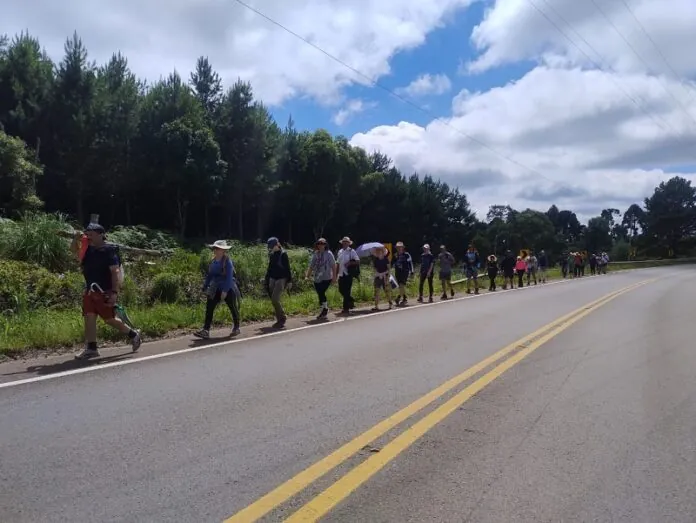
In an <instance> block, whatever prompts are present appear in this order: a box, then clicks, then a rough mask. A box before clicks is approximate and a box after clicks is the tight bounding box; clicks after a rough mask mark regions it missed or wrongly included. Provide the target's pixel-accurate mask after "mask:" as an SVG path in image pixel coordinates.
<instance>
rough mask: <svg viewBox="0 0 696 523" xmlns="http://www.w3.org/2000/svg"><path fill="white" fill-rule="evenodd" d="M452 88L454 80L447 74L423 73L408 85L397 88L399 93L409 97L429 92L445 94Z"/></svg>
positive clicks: (424, 94)
mask: <svg viewBox="0 0 696 523" xmlns="http://www.w3.org/2000/svg"><path fill="white" fill-rule="evenodd" d="M450 89H452V82H451V81H450V79H449V78H448V77H447V75H445V74H436V75H431V74H423V75H421V76H419V77H418V78H416V79H415V80H413V81H412V82H411V83H410V84H408V85H407V86H406V87H402V88H400V89H397V90H396V92H397V93H398V94H403V95H406V96H409V97H419V96H426V95H429V94H436V95H438V94H444V93H446V92H447V91H449V90H450Z"/></svg>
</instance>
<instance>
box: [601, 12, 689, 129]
mask: <svg viewBox="0 0 696 523" xmlns="http://www.w3.org/2000/svg"><path fill="white" fill-rule="evenodd" d="M590 1H591V2H592V3H593V4H594V6H595V7H596V8H597V11H599V12H600V13H601V15H602V16H603V17H604V19H605V20H606V21H607V22H608V23H609V25H611V27H612V28H613V29H614V31H615V32H616V34H617V35H619V37H621V39H622V40H623V41H624V43H625V44H626V45H627V46H628V48H629V49H630V50H631V51H633V54H634V55H636V57H637V58H638V59H639V60H640V61H641V62H642V63H643V65H644V66H645V68H646V70H648V71H649V70H650V65H649V64H648V63H647V62H646V61H645V60H644V59H643V57H642V56H640V54H638V51H636V49H635V48H634V47H633V45H631V42H629V41H628V39H627V38H626V37H625V36H624V35H623V33H622V32H621V31H619V28H618V27H616V24H614V22H612V21H611V19H610V18H609V17H608V16H607V14H606V13H605V12H604V10H603V9H602V8H601V7H600V6H599V4H597V1H596V0H590ZM655 78H656V79H657V81H658V82H660V85H661V86H662V88H663V89H664V90H665V92H666V93H667V94H668V95H670V96H671V97H672V99H673V100H674V101H675V102H677V104H679V107H681V109H682V111H684V114H685V115H687V116H688V117H689V118H691V120H692V121H693V122H694V124H696V118H694V117H693V116H692V115H691V113H689V112H688V111H687V110H686V108H685V107H684V105H683V104H682V103H681V101H680V100H678V99H677V97H676V96H674V94H673V93H672V91H670V90H669V89H667V86H666V85H665V84H664V82H663V81H662V79H661V78H660V77H659V76H655Z"/></svg>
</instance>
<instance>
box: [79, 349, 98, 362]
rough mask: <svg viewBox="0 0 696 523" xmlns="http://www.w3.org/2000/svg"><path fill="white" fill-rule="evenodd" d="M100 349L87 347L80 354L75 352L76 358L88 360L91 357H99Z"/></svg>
mask: <svg viewBox="0 0 696 523" xmlns="http://www.w3.org/2000/svg"><path fill="white" fill-rule="evenodd" d="M98 357H99V351H98V350H97V349H88V348H85V350H83V351H82V352H81V353H80V354H75V359H76V360H88V359H90V358H98Z"/></svg>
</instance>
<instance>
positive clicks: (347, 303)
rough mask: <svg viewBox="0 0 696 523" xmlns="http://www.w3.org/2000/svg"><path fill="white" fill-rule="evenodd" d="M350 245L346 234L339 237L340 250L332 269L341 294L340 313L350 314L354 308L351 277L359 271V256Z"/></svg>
mask: <svg viewBox="0 0 696 523" xmlns="http://www.w3.org/2000/svg"><path fill="white" fill-rule="evenodd" d="M351 245H353V241H352V240H351V239H350V238H349V237H348V236H344V237H343V238H342V239H341V250H339V251H338V255H337V256H336V268H335V270H334V281H336V280H338V292H340V293H341V296H343V309H342V310H341V312H342V314H350V310H351V309H354V308H355V300H354V299H353V296H352V295H351V292H352V290H353V279H354V278H355V276H357V274H359V271H360V258H359V257H358V253H357V252H355V249H353V247H351Z"/></svg>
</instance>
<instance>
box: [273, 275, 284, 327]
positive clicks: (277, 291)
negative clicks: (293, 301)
mask: <svg viewBox="0 0 696 523" xmlns="http://www.w3.org/2000/svg"><path fill="white" fill-rule="evenodd" d="M286 283H287V280H286V279H285V278H281V279H279V280H276V279H273V278H271V279H270V280H268V292H269V294H270V295H271V303H272V304H273V311H274V312H275V317H276V320H277V321H285V320H286V316H285V311H284V310H283V305H282V304H281V303H280V297H281V296H282V295H283V291H284V290H285V285H286Z"/></svg>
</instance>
